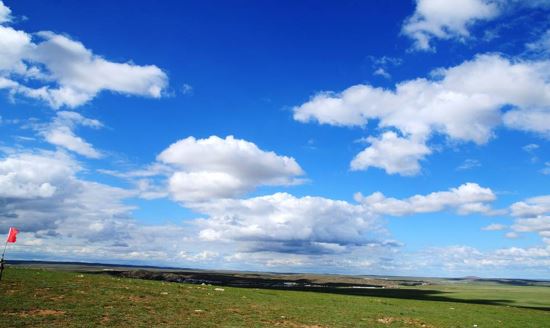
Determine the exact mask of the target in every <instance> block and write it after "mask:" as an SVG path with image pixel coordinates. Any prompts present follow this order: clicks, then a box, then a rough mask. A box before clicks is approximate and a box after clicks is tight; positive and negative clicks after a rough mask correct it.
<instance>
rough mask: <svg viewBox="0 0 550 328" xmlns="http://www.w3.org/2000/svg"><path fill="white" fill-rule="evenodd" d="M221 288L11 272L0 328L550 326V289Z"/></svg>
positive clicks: (1, 300) (0, 288)
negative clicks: (114, 327) (108, 327)
mask: <svg viewBox="0 0 550 328" xmlns="http://www.w3.org/2000/svg"><path fill="white" fill-rule="evenodd" d="M216 288H219V287H216V286H201V285H190V284H182V283H166V282H161V281H150V280H138V279H122V278H116V277H112V276H108V275H100V274H81V273H75V272H66V271H49V270H39V269H24V268H14V267H9V268H8V269H7V270H6V271H5V275H4V279H3V280H2V281H1V282H0V315H1V319H0V326H1V327H102V326H105V327H107V326H118V327H159V326H161V327H537V328H543V327H550V287H534V286H527V287H517V286H508V285H499V284H480V283H456V284H444V285H436V286H434V285H430V286H422V287H415V288H399V289H323V290H319V291H288V290H271V289H254V288H231V287H222V288H223V291H222V290H216ZM475 325H477V326H475Z"/></svg>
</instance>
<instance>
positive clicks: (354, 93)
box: [294, 55, 550, 174]
mask: <svg viewBox="0 0 550 328" xmlns="http://www.w3.org/2000/svg"><path fill="white" fill-rule="evenodd" d="M548 72H550V61H545V60H542V61H520V60H510V59H506V58H503V57H502V56H499V55H480V56H477V57H476V58H474V59H473V60H471V61H466V62H464V63H462V64H460V65H458V66H455V67H451V68H447V69H439V70H436V71H434V73H433V78H432V79H422V78H419V79H415V80H409V81H404V82H401V83H399V84H397V85H396V87H395V90H390V89H383V88H375V87H372V86H370V85H355V86H352V87H350V88H348V89H346V90H344V91H343V92H341V93H339V94H335V93H330V92H322V93H319V94H317V95H315V96H314V97H313V98H312V99H311V100H310V101H308V102H306V103H304V104H302V105H300V106H297V107H295V108H294V119H296V120H298V121H300V122H309V121H316V122H318V123H320V124H330V125H336V126H365V125H366V124H367V122H368V121H369V120H374V121H377V122H378V127H379V128H396V129H398V130H399V131H400V133H401V135H402V136H403V137H402V139H403V138H404V139H408V140H409V142H410V141H413V140H414V142H415V143H424V142H427V141H428V140H429V138H430V137H431V136H433V135H434V134H442V135H445V136H447V137H448V138H449V139H452V140H457V141H466V142H474V143H477V144H484V143H486V142H488V141H489V140H490V139H491V137H492V136H493V130H494V129H495V127H497V126H498V125H500V124H504V125H505V126H507V127H508V128H512V129H518V130H522V131H527V132H534V133H537V134H540V135H542V136H546V137H547V136H549V135H550V127H549V125H548V124H546V125H544V122H546V121H548V119H546V116H547V115H549V114H548V113H550V83H548V81H549V78H550V73H548ZM505 107H511V108H512V109H510V110H508V111H504V110H503V108H505ZM378 139H380V138H378ZM372 140H377V139H372ZM402 141H403V142H405V141H406V140H402ZM379 146H380V147H381V146H384V143H380V144H379ZM387 146H388V147H390V149H388V150H387V152H388V153H392V152H395V151H394V149H392V148H391V147H393V143H387ZM380 147H379V148H380ZM426 147H427V146H426ZM415 148H417V149H419V151H418V152H416V157H417V158H418V159H422V158H423V156H425V155H427V154H429V151H426V150H425V149H422V147H418V146H417V147H415ZM379 152H380V151H379ZM395 158H396V160H398V161H400V160H402V159H403V158H402V157H400V156H396V157H395ZM413 159H414V158H413ZM416 162H417V163H418V161H416ZM386 166H388V165H386ZM399 166H400V165H399V164H398V163H396V165H395V167H399ZM366 167H368V166H365V168H366ZM405 168H406V169H405V170H404V171H392V172H393V173H400V174H411V172H415V171H416V172H418V170H415V169H414V166H413V169H410V166H405Z"/></svg>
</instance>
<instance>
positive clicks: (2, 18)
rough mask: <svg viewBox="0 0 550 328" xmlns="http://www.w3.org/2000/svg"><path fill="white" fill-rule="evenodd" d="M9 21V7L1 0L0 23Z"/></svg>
mask: <svg viewBox="0 0 550 328" xmlns="http://www.w3.org/2000/svg"><path fill="white" fill-rule="evenodd" d="M10 21H11V9H10V8H8V7H6V5H5V4H4V2H3V1H0V24H4V23H8V22H10Z"/></svg>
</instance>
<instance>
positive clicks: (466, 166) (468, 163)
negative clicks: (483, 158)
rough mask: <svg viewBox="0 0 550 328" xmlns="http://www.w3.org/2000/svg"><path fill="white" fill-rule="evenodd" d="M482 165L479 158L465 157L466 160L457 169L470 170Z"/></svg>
mask: <svg viewBox="0 0 550 328" xmlns="http://www.w3.org/2000/svg"><path fill="white" fill-rule="evenodd" d="M480 166H481V163H480V162H479V161H478V160H477V159H471V158H468V159H465V160H464V162H463V163H462V164H460V166H458V167H457V168H456V169H457V170H459V171H463V170H470V169H473V168H476V167H480Z"/></svg>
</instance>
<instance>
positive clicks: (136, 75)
mask: <svg viewBox="0 0 550 328" xmlns="http://www.w3.org/2000/svg"><path fill="white" fill-rule="evenodd" d="M2 8H5V6H4V5H3V4H2V6H0V20H1V18H2V17H6V16H2ZM7 22H8V21H6V20H5V19H4V21H3V24H5V23H7ZM33 39H35V40H33ZM0 77H1V78H3V79H4V80H5V81H6V82H9V83H2V84H3V86H0V87H3V88H8V89H9V90H10V92H11V93H12V95H16V94H18V95H24V96H26V97H30V98H36V99H40V100H42V101H45V102H46V103H48V104H49V105H50V106H51V107H53V108H60V107H63V106H66V107H70V108H74V107H77V106H80V105H82V104H84V103H86V102H88V101H90V100H91V99H93V98H94V97H95V96H96V95H97V94H98V93H100V92H101V91H104V90H109V91H113V92H117V93H123V94H130V95H141V96H149V97H154V98H159V97H160V96H161V95H162V92H163V90H164V89H165V88H166V85H167V76H166V74H165V73H164V72H163V71H162V70H161V69H159V68H158V67H157V66H154V65H149V66H139V65H135V64H133V63H130V62H129V63H115V62H110V61H108V60H106V59H104V58H102V57H100V56H98V55H95V54H93V52H92V51H91V50H89V49H87V48H86V47H85V46H84V45H83V44H82V43H80V42H78V41H75V40H72V39H70V38H69V37H67V36H64V35H59V34H55V33H53V32H47V31H43V32H38V33H36V34H33V35H31V34H29V33H27V32H25V31H19V30H15V29H13V28H11V27H8V26H5V25H0ZM31 82H32V83H31ZM31 85H32V86H31ZM36 85H38V87H36Z"/></svg>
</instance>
